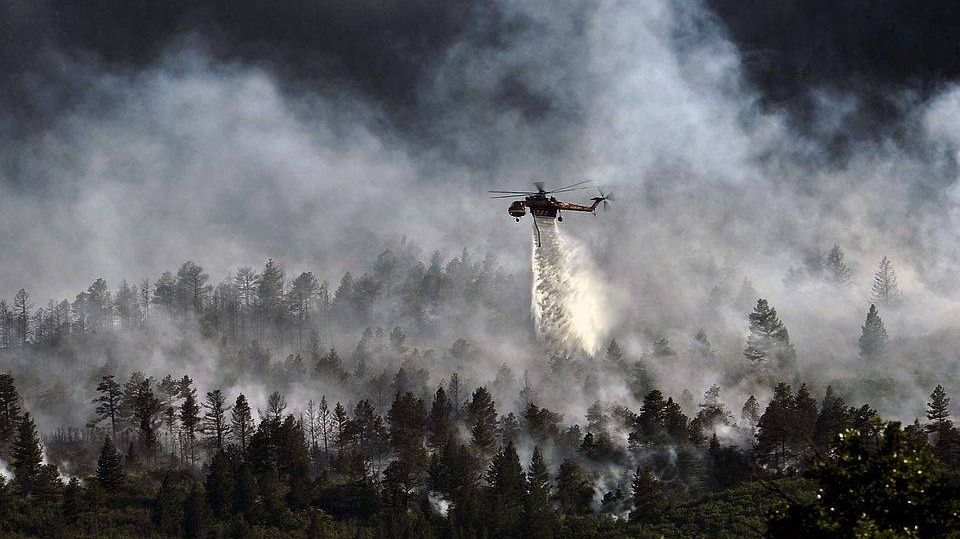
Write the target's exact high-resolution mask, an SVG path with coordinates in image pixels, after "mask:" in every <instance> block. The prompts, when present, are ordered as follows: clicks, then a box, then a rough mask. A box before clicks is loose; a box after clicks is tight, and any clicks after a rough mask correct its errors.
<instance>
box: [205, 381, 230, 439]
mask: <svg viewBox="0 0 960 539" xmlns="http://www.w3.org/2000/svg"><path fill="white" fill-rule="evenodd" d="M226 401H227V399H226V397H225V396H224V395H223V392H222V391H220V390H219V389H214V390H213V391H208V392H207V396H206V400H205V401H204V403H203V409H204V413H203V431H204V432H205V433H206V434H207V437H208V439H209V442H210V445H212V446H214V447H216V448H217V449H219V450H222V449H223V445H224V439H225V438H226V436H227V433H228V432H229V429H230V427H229V425H228V424H227V412H228V411H230V407H229V406H227V405H226Z"/></svg>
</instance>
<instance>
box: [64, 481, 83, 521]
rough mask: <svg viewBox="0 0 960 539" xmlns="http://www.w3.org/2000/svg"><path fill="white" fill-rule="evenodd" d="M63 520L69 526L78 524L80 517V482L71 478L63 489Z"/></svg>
mask: <svg viewBox="0 0 960 539" xmlns="http://www.w3.org/2000/svg"><path fill="white" fill-rule="evenodd" d="M62 512H63V519H64V520H65V521H66V522H67V523H68V524H76V522H77V518H78V517H79V516H80V480H79V479H77V478H76V477H71V478H70V481H69V482H68V483H67V486H66V488H64V489H63V506H62Z"/></svg>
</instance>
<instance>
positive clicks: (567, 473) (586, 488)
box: [556, 459, 594, 515]
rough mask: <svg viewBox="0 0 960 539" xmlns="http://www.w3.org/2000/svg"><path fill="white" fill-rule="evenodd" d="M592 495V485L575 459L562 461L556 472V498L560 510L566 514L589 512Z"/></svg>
mask: <svg viewBox="0 0 960 539" xmlns="http://www.w3.org/2000/svg"><path fill="white" fill-rule="evenodd" d="M593 495H594V490H593V486H591V485H590V482H589V481H588V480H587V478H586V477H585V476H584V473H583V469H582V468H581V467H580V465H579V464H577V461H575V460H573V459H567V460H565V461H563V463H561V464H560V471H559V473H558V474H557V493H556V498H557V501H558V502H559V505H560V510H561V511H562V512H563V513H564V514H566V515H585V514H589V513H590V506H591V504H592V503H593Z"/></svg>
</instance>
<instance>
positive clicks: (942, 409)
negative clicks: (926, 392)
mask: <svg viewBox="0 0 960 539" xmlns="http://www.w3.org/2000/svg"><path fill="white" fill-rule="evenodd" d="M927 420H929V421H930V423H928V424H927V432H931V433H934V434H936V435H937V436H938V437H945V436H947V435H948V433H949V431H950V429H951V428H952V427H953V421H951V420H950V397H948V396H947V392H946V391H945V390H944V389H943V386H942V385H940V384H937V387H935V388H934V389H933V393H931V394H930V402H928V403H927Z"/></svg>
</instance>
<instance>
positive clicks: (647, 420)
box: [629, 389, 667, 448]
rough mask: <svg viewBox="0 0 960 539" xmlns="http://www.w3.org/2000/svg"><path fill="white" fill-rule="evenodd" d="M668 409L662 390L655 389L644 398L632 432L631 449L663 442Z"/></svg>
mask: <svg viewBox="0 0 960 539" xmlns="http://www.w3.org/2000/svg"><path fill="white" fill-rule="evenodd" d="M666 408H667V403H666V401H664V400H663V393H661V392H660V390H658V389H654V390H652V391H650V392H649V393H647V396H646V397H644V398H643V406H642V408H641V409H640V414H639V415H637V419H636V421H635V422H634V425H633V430H632V431H631V432H630V436H629V442H630V447H632V448H637V447H642V446H645V445H651V444H656V443H659V442H661V441H662V436H663V434H664V413H665V411H666Z"/></svg>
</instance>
